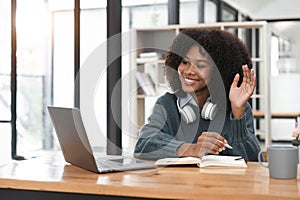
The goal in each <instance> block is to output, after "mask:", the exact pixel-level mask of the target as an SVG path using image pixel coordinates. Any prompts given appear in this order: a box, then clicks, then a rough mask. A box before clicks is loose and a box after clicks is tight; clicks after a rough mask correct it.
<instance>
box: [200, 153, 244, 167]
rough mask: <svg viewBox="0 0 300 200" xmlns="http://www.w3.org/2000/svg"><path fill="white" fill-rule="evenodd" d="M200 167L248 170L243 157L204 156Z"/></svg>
mask: <svg viewBox="0 0 300 200" xmlns="http://www.w3.org/2000/svg"><path fill="white" fill-rule="evenodd" d="M199 167H239V168H246V167H247V164H246V161H245V160H244V159H243V158H241V156H221V155H206V156H203V157H202V159H201V162H200V163H199Z"/></svg>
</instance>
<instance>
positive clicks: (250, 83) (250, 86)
mask: <svg viewBox="0 0 300 200" xmlns="http://www.w3.org/2000/svg"><path fill="white" fill-rule="evenodd" d="M242 68H243V75H244V77H243V82H242V83H241V85H240V87H238V82H239V79H240V76H239V74H236V75H235V77H234V80H233V82H232V84H231V87H230V91H229V100H230V102H231V108H232V114H233V117H234V118H237V119H238V118H240V117H241V116H243V114H244V112H245V107H244V105H245V104H246V102H247V101H248V100H249V98H250V97H251V95H252V94H253V92H254V89H255V87H256V76H255V75H254V70H253V69H251V70H249V68H248V66H247V65H243V66H242Z"/></svg>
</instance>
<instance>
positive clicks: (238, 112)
mask: <svg viewBox="0 0 300 200" xmlns="http://www.w3.org/2000/svg"><path fill="white" fill-rule="evenodd" d="M231 111H232V116H233V117H234V118H235V119H239V118H241V117H242V116H243V115H244V113H245V107H244V106H240V107H236V106H233V105H231Z"/></svg>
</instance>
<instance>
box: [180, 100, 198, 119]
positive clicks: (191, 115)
mask: <svg viewBox="0 0 300 200" xmlns="http://www.w3.org/2000/svg"><path fill="white" fill-rule="evenodd" d="M177 107H178V111H179V113H180V115H181V117H182V118H183V120H184V121H185V122H186V123H187V124H189V123H192V122H194V121H195V120H196V114H195V112H194V110H193V109H192V107H190V106H188V105H186V106H184V107H183V108H180V106H179V102H178V101H177Z"/></svg>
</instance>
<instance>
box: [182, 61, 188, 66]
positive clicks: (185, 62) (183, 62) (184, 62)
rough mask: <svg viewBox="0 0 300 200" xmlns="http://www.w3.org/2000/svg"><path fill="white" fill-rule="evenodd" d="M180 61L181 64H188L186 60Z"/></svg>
mask: <svg viewBox="0 0 300 200" xmlns="http://www.w3.org/2000/svg"><path fill="white" fill-rule="evenodd" d="M181 62H182V64H184V65H188V64H189V61H186V60H182V61H181Z"/></svg>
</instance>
